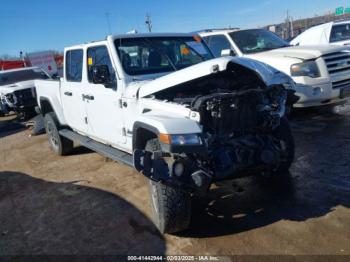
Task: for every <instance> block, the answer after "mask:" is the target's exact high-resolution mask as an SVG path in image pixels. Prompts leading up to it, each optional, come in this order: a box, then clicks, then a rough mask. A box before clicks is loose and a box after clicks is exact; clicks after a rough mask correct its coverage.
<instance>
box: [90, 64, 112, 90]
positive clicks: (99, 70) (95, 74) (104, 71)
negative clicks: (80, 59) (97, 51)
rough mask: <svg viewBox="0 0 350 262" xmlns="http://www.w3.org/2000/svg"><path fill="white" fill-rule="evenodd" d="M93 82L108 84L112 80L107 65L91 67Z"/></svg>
mask: <svg viewBox="0 0 350 262" xmlns="http://www.w3.org/2000/svg"><path fill="white" fill-rule="evenodd" d="M90 70H91V71H90V72H91V76H92V82H93V83H94V84H103V85H108V84H110V82H111V74H110V72H109V69H108V66H107V65H95V66H91V68H90Z"/></svg>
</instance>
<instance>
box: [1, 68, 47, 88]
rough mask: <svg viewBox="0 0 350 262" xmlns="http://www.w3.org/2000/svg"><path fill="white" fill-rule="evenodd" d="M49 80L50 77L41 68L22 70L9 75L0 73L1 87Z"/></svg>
mask: <svg viewBox="0 0 350 262" xmlns="http://www.w3.org/2000/svg"><path fill="white" fill-rule="evenodd" d="M48 78H49V76H48V75H47V74H46V73H45V72H44V71H43V70H41V69H39V68H37V69H36V68H35V69H28V70H20V71H14V72H8V73H5V72H0V85H11V84H14V83H17V82H22V81H28V80H34V79H48Z"/></svg>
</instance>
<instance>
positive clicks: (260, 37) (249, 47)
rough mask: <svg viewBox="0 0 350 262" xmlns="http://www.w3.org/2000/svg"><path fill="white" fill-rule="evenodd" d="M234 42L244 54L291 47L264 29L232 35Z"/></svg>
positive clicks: (233, 33)
mask: <svg viewBox="0 0 350 262" xmlns="http://www.w3.org/2000/svg"><path fill="white" fill-rule="evenodd" d="M230 36H231V38H232V40H233V41H234V42H235V44H236V45H237V47H238V48H239V49H240V50H241V52H242V53H244V54H251V53H258V52H263V51H268V50H272V49H277V48H282V47H286V46H289V44H288V43H287V42H285V41H284V40H282V39H281V38H279V37H278V36H277V35H275V34H274V33H272V32H270V31H267V30H263V29H251V30H242V31H236V32H232V33H230Z"/></svg>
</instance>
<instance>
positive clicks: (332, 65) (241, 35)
mask: <svg viewBox="0 0 350 262" xmlns="http://www.w3.org/2000/svg"><path fill="white" fill-rule="evenodd" d="M199 34H200V35H201V36H202V38H203V39H204V40H205V41H206V43H207V44H208V46H209V48H210V49H211V50H212V51H213V53H214V55H215V56H216V57H219V56H222V55H231V56H239V57H249V58H252V59H255V60H257V61H260V62H263V63H266V64H268V65H270V66H272V67H274V68H276V69H277V70H280V71H282V72H284V73H286V74H287V75H289V76H291V77H292V78H293V80H294V81H295V83H296V86H295V91H296V95H298V96H299V97H300V99H299V100H298V102H297V103H296V104H295V105H294V106H295V107H311V106H322V105H328V106H329V107H332V105H337V104H341V103H344V102H346V100H347V98H348V97H349V96H350V67H349V65H348V64H349V63H350V53H349V52H348V50H347V49H346V48H345V47H341V46H338V47H337V46H324V45H323V46H321V45H318V46H316V45H313V46H290V45H289V44H288V43H287V42H285V41H284V40H282V39H281V38H279V37H278V36H277V35H275V34H274V33H272V32H270V31H267V30H264V29H248V30H239V29H223V30H221V29H217V30H216V29H213V30H205V31H202V32H200V33H199Z"/></svg>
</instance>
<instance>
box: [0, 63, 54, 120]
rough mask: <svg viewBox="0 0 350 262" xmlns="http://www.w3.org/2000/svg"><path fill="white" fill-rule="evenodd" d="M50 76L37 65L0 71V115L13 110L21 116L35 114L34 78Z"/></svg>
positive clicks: (26, 116) (47, 77)
mask: <svg viewBox="0 0 350 262" xmlns="http://www.w3.org/2000/svg"><path fill="white" fill-rule="evenodd" d="M49 78H50V76H49V75H48V74H47V73H46V72H45V71H43V70H42V69H40V68H38V67H26V68H19V69H11V70H4V71H0V116H4V115H6V114H8V113H9V112H11V111H14V112H15V113H16V114H17V115H18V116H19V117H21V118H25V119H26V118H28V117H30V116H33V115H34V114H35V107H36V106H37V102H36V91H35V85H34V80H35V79H49Z"/></svg>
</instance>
